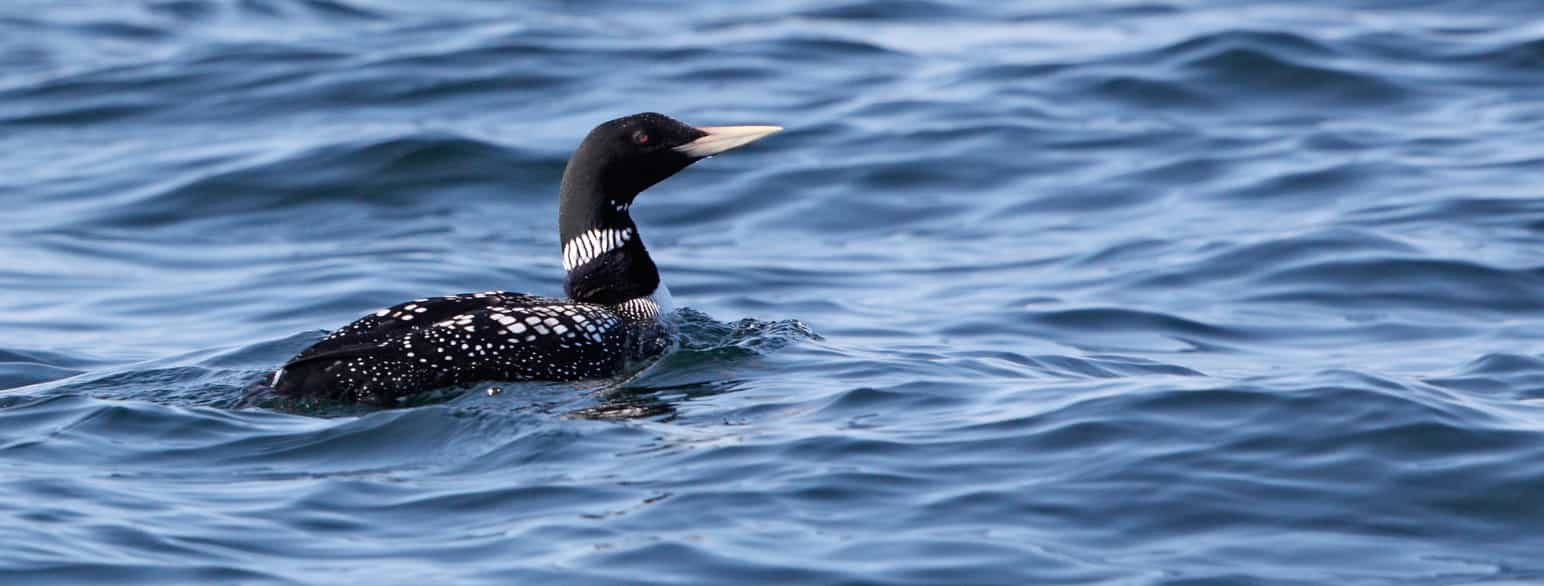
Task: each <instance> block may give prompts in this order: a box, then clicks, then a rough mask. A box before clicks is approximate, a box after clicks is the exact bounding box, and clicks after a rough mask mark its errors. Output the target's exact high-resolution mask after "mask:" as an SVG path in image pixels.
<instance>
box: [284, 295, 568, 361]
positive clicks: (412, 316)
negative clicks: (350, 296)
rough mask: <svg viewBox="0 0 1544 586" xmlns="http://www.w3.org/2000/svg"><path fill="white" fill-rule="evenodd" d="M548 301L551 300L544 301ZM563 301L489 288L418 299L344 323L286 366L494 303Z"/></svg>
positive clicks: (371, 343)
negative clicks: (476, 291)
mask: <svg viewBox="0 0 1544 586" xmlns="http://www.w3.org/2000/svg"><path fill="white" fill-rule="evenodd" d="M543 302H548V303H543ZM558 303H562V300H558V299H550V298H546V297H537V296H534V295H526V294H524V293H506V292H504V291H485V292H483V293H463V294H461V295H450V296H446V297H434V298H432V299H414V300H412V301H409V302H407V303H401V304H398V305H393V306H391V307H388V308H386V309H382V310H380V311H377V312H375V313H372V314H370V315H366V316H364V317H361V318H359V319H357V320H354V322H353V323H350V324H349V325H346V326H343V327H341V328H338V329H336V330H333V332H332V333H330V334H327V337H325V338H322V339H321V340H320V341H318V342H317V343H315V344H312V345H311V347H310V348H306V349H305V350H303V351H301V352H300V354H297V355H295V357H294V358H291V359H290V361H289V362H288V363H286V364H285V365H284V366H285V367H286V368H288V367H289V366H292V365H294V364H296V363H300V362H306V361H308V360H315V359H320V358H326V357H328V356H331V355H333V354H336V353H339V352H343V353H346V352H349V351H352V350H355V349H357V348H368V347H374V346H376V345H377V344H380V343H381V342H382V341H385V340H387V339H389V338H391V337H392V336H396V335H400V334H402V333H404V332H408V331H412V330H415V329H419V328H423V327H427V326H429V325H431V324H433V323H435V322H438V321H441V320H444V319H446V318H449V317H452V316H455V315H459V314H463V313H468V312H472V311H477V310H479V309H485V308H488V307H493V306H523V305H543V304H548V305H550V304H558Z"/></svg>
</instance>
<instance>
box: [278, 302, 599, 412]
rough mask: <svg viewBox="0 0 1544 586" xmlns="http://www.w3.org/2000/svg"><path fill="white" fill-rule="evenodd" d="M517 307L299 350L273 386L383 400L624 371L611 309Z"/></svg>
mask: <svg viewBox="0 0 1544 586" xmlns="http://www.w3.org/2000/svg"><path fill="white" fill-rule="evenodd" d="M531 300H537V302H535V303H530V301H531ZM524 301H526V302H527V304H525V305H517V306H499V305H496V306H489V307H485V308H481V309H475V310H473V311H469V312H465V313H459V314H455V315H451V316H448V317H446V318H445V319H443V320H440V321H436V322H433V323H426V324H423V325H422V326H417V327H412V328H406V329H403V328H396V329H387V330H369V331H372V332H375V333H374V334H373V335H372V336H370V337H369V338H368V339H365V338H363V337H361V338H360V340H361V341H357V342H354V343H345V344H341V345H335V346H333V347H331V348H328V349H324V350H319V351H315V352H311V351H307V353H305V354H303V355H302V356H300V357H297V358H296V359H295V360H292V361H291V362H290V363H289V364H287V365H285V367H284V368H283V369H282V370H281V371H280V373H279V375H278V377H277V380H276V381H275V384H274V388H275V390H277V391H279V392H280V393H283V394H289V395H296V394H300V395H312V396H327V397H334V398H340V399H352V400H362V401H369V402H381V401H382V400H386V399H391V398H395V397H400V396H403V395H408V394H412V393H416V392H420V391H425V390H430V389H434V388H439V387H445V386H451V385H457V384H466V383H472V382H478V381H485V380H579V379H585V378H598V377H604V376H610V375H612V374H615V373H617V372H619V371H620V370H621V369H622V368H623V366H624V364H625V362H626V355H627V354H626V352H625V351H624V350H625V348H626V346H627V342H628V340H627V336H628V330H627V326H626V324H625V322H624V320H623V319H622V318H621V317H620V316H618V315H616V314H615V313H614V312H612V311H611V310H610V309H607V308H606V307H603V306H599V305H590V304H582V303H573V302H565V301H562V300H551V299H547V298H529V296H527V299H525V300H524ZM549 301H550V303H548V302H549ZM406 305H407V304H404V306H403V307H405V306H406ZM393 309H394V310H395V309H396V308H393ZM408 311H413V310H412V309H409V310H408ZM395 313H397V312H396V311H392V312H388V313H387V314H386V315H384V316H379V317H384V318H390V317H391V316H392V315H393V314H395ZM429 313H430V312H428V311H425V312H423V313H422V314H418V315H427V314H429ZM395 319H398V320H399V321H400V317H398V318H395ZM413 321H417V318H415V319H414V320H413ZM361 336H362V335H361ZM324 342H325V341H324ZM318 345H319V346H320V345H321V344H318Z"/></svg>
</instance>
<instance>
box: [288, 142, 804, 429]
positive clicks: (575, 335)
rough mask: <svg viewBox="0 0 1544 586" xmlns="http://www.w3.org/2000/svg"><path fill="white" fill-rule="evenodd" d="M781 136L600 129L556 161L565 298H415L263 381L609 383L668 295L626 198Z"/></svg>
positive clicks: (665, 330) (341, 384)
mask: <svg viewBox="0 0 1544 586" xmlns="http://www.w3.org/2000/svg"><path fill="white" fill-rule="evenodd" d="M780 130H782V128H781V127H778V126H700V127H698V126H691V125H688V124H685V123H682V122H680V121H677V120H675V119H672V118H670V117H667V116H664V115H661V114H656V113H653V112H647V113H643V114H635V115H632V116H626V117H623V118H618V119H616V120H611V121H609V122H605V123H602V124H601V125H599V126H596V127H595V129H594V130H591V131H590V133H589V135H588V136H586V137H585V138H584V141H583V142H581V143H580V144H579V148H578V149H577V150H575V151H574V154H573V156H571V157H570V158H569V159H568V166H567V167H566V168H565V169H564V171H563V180H562V184H561V186H560V188H559V194H558V230H559V232H560V236H561V241H562V247H563V248H562V254H563V269H564V270H565V271H566V272H567V276H566V277H565V278H564V280H563V292H564V293H565V294H566V295H567V296H568V298H566V299H557V298H551V297H539V296H535V295H527V294H524V293H508V292H504V291H487V292H482V293H465V294H460V295H450V296H445V297H435V298H425V299H414V300H412V301H409V302H406V303H402V304H398V305H394V306H392V307H388V308H385V309H382V310H380V311H376V312H374V313H372V314H369V315H366V316H364V317H361V318H359V319H358V320H357V321H354V322H353V323H351V324H349V325H347V326H344V327H342V328H340V329H338V330H336V331H333V332H332V333H330V334H329V335H327V336H326V337H324V338H322V339H321V340H320V341H318V342H317V343H316V344H314V345H312V346H311V347H310V348H307V349H305V350H304V351H302V352H301V353H300V354H297V355H296V356H295V357H294V358H291V359H290V360H289V361H288V362H286V363H285V364H284V365H283V366H282V367H280V368H279V369H278V370H277V371H275V372H274V373H273V375H272V378H271V379H268V380H266V381H264V382H265V383H266V386H268V387H271V389H272V390H273V392H274V393H276V394H278V395H281V396H291V397H311V398H326V399H333V400H340V401H357V402H365V403H387V402H389V401H392V400H395V399H397V398H400V397H405V396H408V395H412V394H415V393H419V392H422V391H427V390H431V389H436V388H441V387H447V386H453V385H460V384H468V383H475V382H480V381H491V380H497V381H514V380H547V381H573V380H583V379H592V378H604V377H609V376H614V375H616V374H619V373H621V372H623V371H624V370H625V369H626V368H627V364H628V363H629V362H632V361H636V360H640V359H643V358H648V357H651V356H653V355H656V354H659V353H661V352H663V351H665V350H666V349H667V348H669V347H670V346H671V345H672V344H673V343H674V342H673V328H672V327H671V326H670V322H669V319H668V317H669V314H670V312H671V311H672V309H673V306H672V304H671V300H670V290H669V288H667V287H666V286H665V284H664V283H662V282H660V278H659V271H658V270H657V269H656V268H655V266H654V261H653V260H651V259H650V258H649V252H648V250H647V249H646V248H644V246H643V240H642V239H641V237H640V236H639V234H638V226H637V224H634V223H633V219H632V217H631V216H630V215H629V214H628V211H629V210H630V209H631V208H632V205H633V199H634V198H636V197H637V196H638V194H639V193H640V192H642V191H643V190H645V189H648V188H649V187H650V186H652V185H654V184H656V183H659V182H660V181H662V180H664V179H666V178H668V177H670V176H671V175H674V174H676V173H677V172H679V171H680V170H682V169H685V168H686V167H687V166H689V165H691V164H692V163H694V162H697V161H700V160H702V159H705V158H707V157H711V156H713V155H716V154H719V153H722V152H724V151H727V150H730V149H733V148H736V147H740V146H743V145H745V144H748V143H750V142H752V141H755V140H757V139H759V138H762V137H764V136H766V135H769V134H772V133H774V132H777V131H780ZM260 384H261V383H260Z"/></svg>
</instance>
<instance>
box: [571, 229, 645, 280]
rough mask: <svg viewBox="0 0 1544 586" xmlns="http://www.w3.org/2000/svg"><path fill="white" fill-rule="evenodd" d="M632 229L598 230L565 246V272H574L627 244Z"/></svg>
mask: <svg viewBox="0 0 1544 586" xmlns="http://www.w3.org/2000/svg"><path fill="white" fill-rule="evenodd" d="M632 238H633V229H632V228H596V229H594V230H590V231H589V232H585V233H583V234H580V235H578V236H575V237H574V239H573V240H569V241H568V242H565V243H564V244H563V270H565V271H572V270H574V269H576V268H579V267H581V266H584V265H585V263H588V262H590V261H592V260H595V259H596V258H599V257H600V255H603V254H606V253H608V252H611V251H613V250H616V249H618V248H621V247H622V245H623V244H627V241H628V240H632Z"/></svg>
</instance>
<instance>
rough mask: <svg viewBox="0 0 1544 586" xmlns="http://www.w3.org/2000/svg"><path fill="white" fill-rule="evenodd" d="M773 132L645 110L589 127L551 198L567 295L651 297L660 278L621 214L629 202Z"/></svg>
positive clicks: (611, 300) (605, 299) (609, 299)
mask: <svg viewBox="0 0 1544 586" xmlns="http://www.w3.org/2000/svg"><path fill="white" fill-rule="evenodd" d="M779 130H782V128H780V127H777V126H702V127H696V126H691V125H689V124H685V123H683V122H680V121H678V120H675V119H672V118H670V117H668V116H664V115H661V114H655V113H652V112H649V113H644V114H634V115H632V116H628V117H625V118H618V119H616V120H612V121H610V122H606V123H603V124H601V125H600V126H596V127H595V129H594V130H591V131H590V134H589V136H586V137H585V138H584V142H582V143H580V144H579V148H578V150H575V151H574V155H573V156H572V157H570V158H569V159H568V168H567V169H564V171H563V187H562V193H561V194H559V198H558V231H559V233H560V234H561V237H562V241H563V266H564V269H566V270H567V271H568V276H567V277H566V279H565V280H564V284H563V287H564V290H565V291H566V292H567V293H568V295H569V297H571V298H573V299H577V300H580V301H588V302H594V303H604V304H616V303H621V302H623V301H627V300H629V299H634V298H637V297H639V296H644V295H649V294H650V293H652V292H653V291H654V289H655V287H656V286H657V285H658V284H659V273H658V272H657V271H656V270H655V267H654V263H653V261H652V260H650V259H649V254H648V251H647V250H645V249H644V247H643V241H642V239H640V238H638V234H637V226H636V225H634V224H633V220H632V217H631V216H630V215H629V214H628V208H630V207H631V206H632V204H633V198H635V197H637V196H638V193H639V192H642V191H643V190H645V189H648V188H649V187H650V186H652V185H654V184H655V183H659V182H660V181H663V180H665V179H666V178H668V177H670V176H671V175H675V174H676V173H677V172H679V171H680V170H681V169H685V168H686V167H687V166H688V165H691V164H692V163H694V162H697V161H699V160H702V159H705V158H708V157H711V156H713V155H716V154H719V153H722V152H724V151H727V150H729V149H732V148H735V147H738V146H741V145H744V144H747V143H750V142H751V141H754V140H756V139H758V138H761V137H763V136H766V135H768V134H772V133H773V132H777V131H779Z"/></svg>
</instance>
